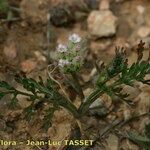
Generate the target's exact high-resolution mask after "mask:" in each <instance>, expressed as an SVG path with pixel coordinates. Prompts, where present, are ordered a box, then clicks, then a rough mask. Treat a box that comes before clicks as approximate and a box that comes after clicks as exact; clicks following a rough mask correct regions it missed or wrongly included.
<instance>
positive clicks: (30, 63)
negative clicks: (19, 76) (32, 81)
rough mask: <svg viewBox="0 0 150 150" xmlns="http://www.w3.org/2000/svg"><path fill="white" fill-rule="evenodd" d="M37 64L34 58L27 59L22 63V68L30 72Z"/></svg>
mask: <svg viewBox="0 0 150 150" xmlns="http://www.w3.org/2000/svg"><path fill="white" fill-rule="evenodd" d="M36 66H37V62H36V61H35V60H33V59H28V60H25V61H23V62H22V63H21V70H22V71H23V72H26V73H30V72H31V71H33V70H34V69H35V68H36Z"/></svg>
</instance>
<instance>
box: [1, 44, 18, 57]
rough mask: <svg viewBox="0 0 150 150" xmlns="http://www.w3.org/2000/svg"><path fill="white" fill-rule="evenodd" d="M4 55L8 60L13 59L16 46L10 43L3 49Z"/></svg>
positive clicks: (15, 53)
mask: <svg viewBox="0 0 150 150" xmlns="http://www.w3.org/2000/svg"><path fill="white" fill-rule="evenodd" d="M3 52H4V54H5V56H6V57H7V58H8V59H15V58H16V56H17V47H16V44H15V43H14V42H10V43H8V44H7V45H6V46H5V47H4V51H3Z"/></svg>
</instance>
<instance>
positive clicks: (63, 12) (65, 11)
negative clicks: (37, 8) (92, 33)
mask: <svg viewBox="0 0 150 150" xmlns="http://www.w3.org/2000/svg"><path fill="white" fill-rule="evenodd" d="M50 13H51V18H50V21H51V23H52V24H53V25H55V26H66V25H68V24H70V23H72V22H73V21H74V13H73V12H72V11H71V9H70V7H69V6H68V5H67V4H60V5H58V6H55V7H53V9H52V10H51V12H50Z"/></svg>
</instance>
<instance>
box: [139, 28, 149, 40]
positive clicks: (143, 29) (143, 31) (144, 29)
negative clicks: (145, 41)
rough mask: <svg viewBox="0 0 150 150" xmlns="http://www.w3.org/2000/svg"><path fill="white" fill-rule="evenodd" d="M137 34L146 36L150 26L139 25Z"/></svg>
mask: <svg viewBox="0 0 150 150" xmlns="http://www.w3.org/2000/svg"><path fill="white" fill-rule="evenodd" d="M137 34H138V36H139V37H141V38H145V37H148V36H149V35H150V27H146V26H145V27H144V26H143V27H140V28H139V30H138V32H137Z"/></svg>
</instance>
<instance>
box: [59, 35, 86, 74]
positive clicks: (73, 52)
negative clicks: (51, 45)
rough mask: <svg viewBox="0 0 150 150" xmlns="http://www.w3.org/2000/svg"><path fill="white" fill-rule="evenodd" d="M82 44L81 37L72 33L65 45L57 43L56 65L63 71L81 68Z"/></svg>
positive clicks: (70, 71)
mask: <svg viewBox="0 0 150 150" xmlns="http://www.w3.org/2000/svg"><path fill="white" fill-rule="evenodd" d="M82 44H83V41H82V39H81V37H80V36H79V35H77V34H75V33H74V34H72V35H71V36H69V39H68V44H67V45H63V44H59V45H58V47H57V51H58V55H59V61H58V66H59V67H60V69H61V70H62V71H63V72H64V73H75V72H78V71H79V70H80V69H81V67H82V65H83V57H82V56H83V54H84V52H85V51H84V49H83V47H82Z"/></svg>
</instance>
